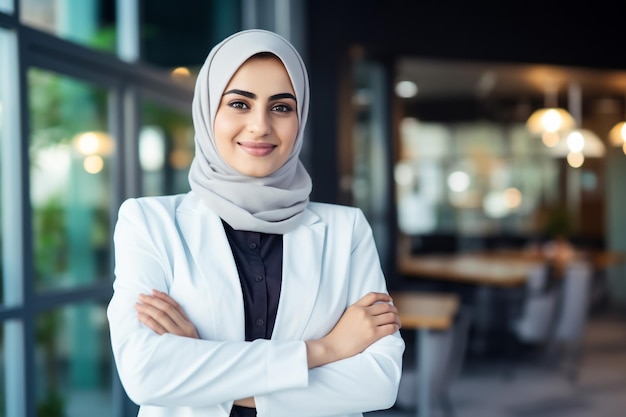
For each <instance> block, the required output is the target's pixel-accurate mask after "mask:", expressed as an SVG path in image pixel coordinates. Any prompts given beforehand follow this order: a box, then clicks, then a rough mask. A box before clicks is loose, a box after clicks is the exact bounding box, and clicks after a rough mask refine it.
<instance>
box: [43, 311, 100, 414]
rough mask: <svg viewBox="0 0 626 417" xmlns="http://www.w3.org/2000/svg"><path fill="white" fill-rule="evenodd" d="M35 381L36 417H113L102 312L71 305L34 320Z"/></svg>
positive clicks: (45, 313)
mask: <svg viewBox="0 0 626 417" xmlns="http://www.w3.org/2000/svg"><path fill="white" fill-rule="evenodd" d="M35 330H36V346H35V358H36V361H35V375H36V376H37V381H36V397H37V415H38V416H39V417H47V416H51V417H52V416H64V417H84V416H86V415H89V416H90V417H108V416H111V415H113V401H112V376H113V372H112V362H111V349H110V342H109V329H108V324H107V319H106V306H105V305H103V304H95V303H81V304H74V305H71V306H68V307H62V308H58V309H54V310H52V311H46V312H44V313H41V314H39V315H38V316H37V318H36V323H35Z"/></svg>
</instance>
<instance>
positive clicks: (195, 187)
mask: <svg viewBox="0 0 626 417" xmlns="http://www.w3.org/2000/svg"><path fill="white" fill-rule="evenodd" d="M261 52H270V53H272V54H274V55H276V56H277V57H278V58H280V60H281V61H282V63H283V65H284V66H285V68H286V69H287V73H288V74H289V77H290V79H291V84H292V85H293V89H294V91H295V93H296V99H297V111H298V121H299V123H298V133H297V137H296V141H295V143H294V146H293V150H292V151H291V155H290V156H289V158H288V159H287V161H286V162H285V164H284V165H283V166H282V167H280V168H279V169H278V170H277V171H276V172H274V173H272V174H271V175H269V176H266V177H251V176H247V175H244V174H242V173H240V172H239V171H237V170H235V169H234V168H232V167H231V166H230V165H228V164H227V163H226V162H225V161H224V160H223V159H222V157H221V156H220V154H219V152H218V150H217V145H216V141H215V137H214V134H213V123H214V121H215V115H216V113H217V109H218V106H219V104H220V101H221V98H222V94H223V92H224V89H225V88H226V86H227V85H228V83H229V82H230V79H231V78H232V76H233V75H234V74H235V72H236V71H237V70H238V69H239V67H240V66H241V65H242V64H243V63H244V62H245V61H246V60H247V59H248V58H250V57H251V56H252V55H255V54H257V53H261ZM308 110H309V80H308V75H307V72H306V67H305V66H304V62H303V61H302V58H301V57H300V55H299V54H298V52H297V51H296V49H295V48H294V47H293V46H292V45H291V44H290V43H289V42H288V41H287V40H285V39H284V38H283V37H281V36H279V35H277V34H275V33H273V32H269V31H266V30H261V29H251V30H245V31H242V32H238V33H236V34H234V35H231V36H229V37H228V38H226V39H224V40H223V41H222V42H221V43H219V44H218V45H216V46H215V47H214V48H213V49H212V50H211V52H210V53H209V55H208V57H207V59H206V61H205V62H204V65H203V66H202V68H201V69H200V73H199V74H198V78H197V81H196V86H195V92H194V98H193V102H192V116H193V124H194V129H195V147H196V151H195V156H194V159H193V161H192V163H191V168H190V170H189V184H190V186H191V189H192V191H193V192H194V193H196V194H197V195H199V196H200V198H201V199H202V200H203V202H204V203H205V204H206V205H207V206H209V207H210V208H211V209H212V210H213V211H215V212H216V213H217V214H218V216H220V217H221V218H222V219H223V220H224V221H226V223H228V224H229V225H230V226H231V227H232V228H234V229H236V230H248V231H254V232H262V233H274V234H284V233H287V232H289V231H291V230H293V229H295V228H296V227H297V226H298V225H299V223H300V217H301V215H302V213H303V211H304V209H305V207H306V206H307V204H308V202H309V194H310V193H311V188H312V184H311V178H310V176H309V174H308V173H307V171H306V169H305V168H304V165H303V164H302V162H301V161H300V159H299V155H300V150H301V149H302V141H303V133H304V128H305V126H306V120H307V115H308Z"/></svg>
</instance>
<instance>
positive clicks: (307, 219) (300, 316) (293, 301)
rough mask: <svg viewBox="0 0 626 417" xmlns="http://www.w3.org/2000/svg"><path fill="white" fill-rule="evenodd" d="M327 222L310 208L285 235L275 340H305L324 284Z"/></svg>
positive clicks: (274, 333)
mask: <svg viewBox="0 0 626 417" xmlns="http://www.w3.org/2000/svg"><path fill="white" fill-rule="evenodd" d="M325 234H326V225H325V224H324V223H322V222H321V221H320V219H319V217H318V216H317V215H315V214H313V212H311V211H309V210H306V211H305V213H304V221H303V223H302V225H300V226H299V227H298V228H297V229H296V230H294V231H293V232H290V233H286V234H285V235H283V278H282V288H281V294H280V302H279V305H278V313H277V315H276V324H275V325H274V331H273V333H272V339H275V340H281V339H282V340H301V339H302V336H303V334H304V331H305V329H306V326H307V324H308V322H309V318H310V316H311V313H312V311H313V306H314V304H315V301H316V298H317V293H318V289H319V285H320V276H321V267H322V254H323V251H324V238H325Z"/></svg>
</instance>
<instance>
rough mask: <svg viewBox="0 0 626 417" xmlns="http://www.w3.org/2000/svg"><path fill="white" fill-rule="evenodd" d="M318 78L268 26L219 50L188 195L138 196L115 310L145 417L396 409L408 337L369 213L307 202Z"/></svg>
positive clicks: (132, 203) (120, 238) (125, 362)
mask: <svg viewBox="0 0 626 417" xmlns="http://www.w3.org/2000/svg"><path fill="white" fill-rule="evenodd" d="M308 88H309V87H308V76H307V73H306V69H305V67H304V64H303V62H302V60H301V58H300V56H299V55H298V53H297V51H296V50H295V49H294V48H293V46H291V45H290V44H289V43H288V42H287V41H286V40H284V39H283V38H282V37H280V36H278V35H276V34H274V33H271V32H267V31H263V30H248V31H243V32H239V33H237V34H234V35H232V36H230V37H229V38H227V39H225V40H224V41H222V42H221V43H220V44H218V45H217V46H216V47H215V48H213V50H212V51H211V52H210V53H209V56H208V57H207V60H206V62H205V64H204V65H203V67H202V69H201V71H200V73H199V75H198V80H197V83H196V90H195V95H194V100H193V121H194V127H195V130H196V156H195V158H194V161H193V163H192V166H191V169H190V173H189V180H190V184H191V189H192V190H191V191H190V192H189V193H187V194H183V195H174V196H163V197H145V198H139V199H129V200H127V201H125V202H124V203H123V205H122V207H121V208H120V210H119V218H118V222H117V225H116V228H115V236H114V244H115V257H116V269H115V274H116V279H115V283H114V295H113V297H112V299H111V302H110V304H109V308H108V317H109V322H110V329H111V341H112V346H113V353H114V357H115V361H116V364H117V369H118V371H119V375H120V378H121V380H122V383H123V385H124V387H125V389H126V391H127V393H128V395H129V396H130V398H131V399H132V400H133V401H135V402H136V403H138V404H139V405H140V411H139V415H140V416H144V417H145V416H223V417H226V416H229V415H231V416H248V415H252V416H254V415H259V416H289V417H293V416H325V415H333V416H359V415H361V413H362V412H365V411H370V410H376V409H383V408H388V407H390V406H391V405H393V403H394V402H395V398H396V394H397V388H398V382H399V379H400V370H401V358H402V353H403V350H404V343H403V341H402V339H401V337H400V334H399V328H400V321H399V317H398V312H397V310H396V308H395V307H394V306H393V304H392V302H391V298H390V297H389V295H388V294H387V289H386V284H385V280H384V277H383V274H382V272H381V269H380V264H379V260H378V255H377V252H376V248H375V244H374V241H373V238H372V233H371V229H370V227H369V225H368V224H367V221H366V220H365V218H364V216H363V214H362V212H361V211H360V210H358V209H356V208H349V207H340V206H335V205H330V204H320V203H311V202H309V193H310V191H311V181H310V178H309V175H308V174H307V172H306V170H305V169H304V167H303V165H302V164H301V162H300V161H299V153H300V149H301V147H302V140H303V139H302V137H303V131H304V127H305V124H306V118H307V112H308V105H309V90H308Z"/></svg>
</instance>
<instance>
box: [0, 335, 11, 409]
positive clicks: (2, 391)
mask: <svg viewBox="0 0 626 417" xmlns="http://www.w3.org/2000/svg"><path fill="white" fill-rule="evenodd" d="M6 353H7V348H6V346H5V342H4V325H2V326H0V360H2V362H0V363H2V364H3V366H1V367H0V417H4V416H6V415H7V413H6V409H7V406H6V397H7V395H6V394H7V385H8V382H9V381H7V378H6V376H5V367H6V366H7V365H8V364H7V361H8V360H10V358H7V357H6Z"/></svg>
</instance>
